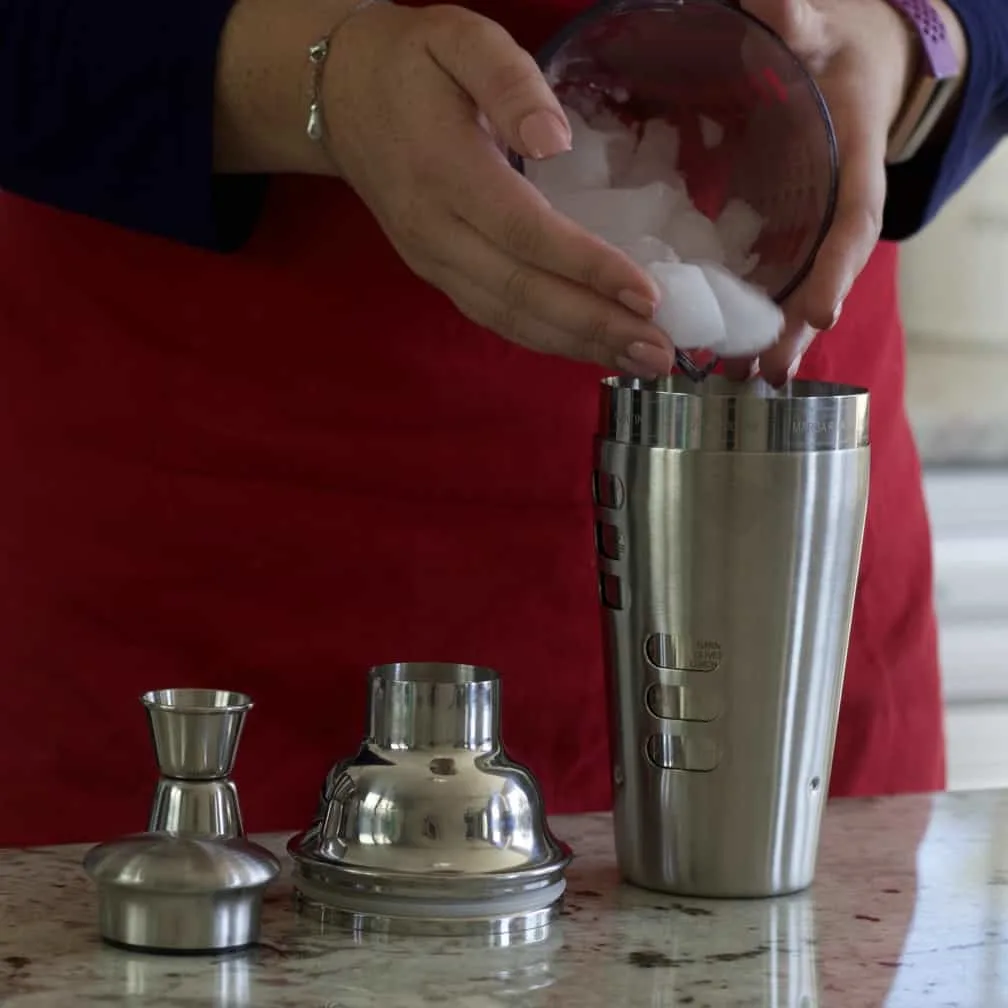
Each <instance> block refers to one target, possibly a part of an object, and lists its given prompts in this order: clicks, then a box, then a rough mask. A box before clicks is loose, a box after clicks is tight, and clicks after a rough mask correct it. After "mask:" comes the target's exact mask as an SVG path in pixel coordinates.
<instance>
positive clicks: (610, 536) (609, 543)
mask: <svg viewBox="0 0 1008 1008" xmlns="http://www.w3.org/2000/svg"><path fill="white" fill-rule="evenodd" d="M625 545H626V544H625V541H624V538H623V533H622V532H620V530H619V529H618V528H617V527H616V526H615V525H610V524H609V522H596V523H595V548H596V549H597V550H598V552H599V555H600V556H604V557H605V558H606V559H607V560H622V559H623V552H624V549H625Z"/></svg>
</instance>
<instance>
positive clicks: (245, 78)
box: [214, 0, 356, 175]
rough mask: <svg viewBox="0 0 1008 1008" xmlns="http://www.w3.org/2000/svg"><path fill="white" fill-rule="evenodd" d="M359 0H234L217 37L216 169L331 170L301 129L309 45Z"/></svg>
mask: <svg viewBox="0 0 1008 1008" xmlns="http://www.w3.org/2000/svg"><path fill="white" fill-rule="evenodd" d="M355 5H356V0H298V2H291V0H237V3H235V6H234V8H233V10H232V11H231V15H230V17H229V18H228V21H227V23H226V25H225V27H224V32H223V34H222V35H221V41H220V47H219V50H218V57H217V78H216V90H215V95H214V168H215V170H216V171H219V172H231V173H246V172H248V173H264V174H287V173H294V174H311V175H331V174H333V173H334V167H333V165H332V162H331V161H330V160H329V159H328V158H327V157H326V154H325V151H324V150H323V149H322V148H321V147H320V145H319V144H317V143H313V142H312V141H311V140H310V139H309V137H308V136H307V133H306V123H307V117H308V112H309V104H310V98H311V90H310V81H311V65H310V61H309V56H308V50H309V48H310V47H311V46H312V45H313V43H315V42H317V41H318V40H319V39H320V38H323V37H324V36H326V34H327V33H329V32H331V31H332V29H333V26H334V25H337V24H339V22H340V20H341V18H343V17H345V16H347V15H348V14H349V12H350V11H351V10H352V9H353V7H354V6H355Z"/></svg>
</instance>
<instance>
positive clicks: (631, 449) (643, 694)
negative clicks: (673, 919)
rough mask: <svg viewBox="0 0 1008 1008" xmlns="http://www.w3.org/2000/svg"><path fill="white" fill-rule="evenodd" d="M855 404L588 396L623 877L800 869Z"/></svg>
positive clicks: (739, 393)
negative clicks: (593, 404) (594, 412)
mask: <svg viewBox="0 0 1008 1008" xmlns="http://www.w3.org/2000/svg"><path fill="white" fill-rule="evenodd" d="M868 443H869V442H868V393H867V392H865V391H864V390H861V389H855V388H848V387H845V386H840V385H825V384H818V383H805V382H792V383H790V384H789V385H788V386H787V387H786V388H784V389H781V390H774V389H771V388H769V387H768V386H766V385H764V384H762V383H747V384H745V385H740V384H734V383H729V382H726V381H724V380H723V379H720V378H710V379H708V380H707V381H706V382H704V383H702V384H695V383H693V382H691V381H689V380H688V379H686V378H682V377H670V378H665V379H660V380H659V381H656V382H640V381H636V380H630V379H619V378H614V379H609V380H607V381H606V382H605V383H603V390H602V403H601V416H600V431H599V437H598V439H597V444H596V473H595V500H596V537H597V542H596V546H597V551H598V555H599V579H600V594H601V601H602V610H603V628H604V642H605V650H606V662H607V668H608V676H609V683H610V703H611V724H612V758H613V775H614V802H615V806H614V815H615V830H616V849H617V857H618V861H619V865H620V869H621V871H622V873H623V876H624V877H625V878H626V879H627V880H628V881H630V882H633V883H635V884H638V885H641V886H645V887H648V888H654V889H659V890H664V891H669V892H676V893H684V894H692V895H698V896H721V897H747V896H770V895H778V894H782V893H787V892H794V891H797V890H800V889H803V888H805V887H806V886H808V885H809V884H810V883H811V882H812V879H813V876H814V874H815V862H816V852H817V847H818V838H819V825H820V821H821V815H822V810H823V804H824V802H825V799H826V793H827V785H828V779H829V771H830V763H831V759H832V754H833V743H834V737H835V732H836V722H837V714H838V711H839V703H840V693H841V688H842V685H843V673H844V664H845V660H846V654H847V644H848V638H849V634H850V625H851V616H852V609H853V602H854V588H855V584H856V581H857V574H858V566H859V562H860V554H861V542H862V537H863V532H864V520H865V510H866V504H867V494H868V462H869V447H868Z"/></svg>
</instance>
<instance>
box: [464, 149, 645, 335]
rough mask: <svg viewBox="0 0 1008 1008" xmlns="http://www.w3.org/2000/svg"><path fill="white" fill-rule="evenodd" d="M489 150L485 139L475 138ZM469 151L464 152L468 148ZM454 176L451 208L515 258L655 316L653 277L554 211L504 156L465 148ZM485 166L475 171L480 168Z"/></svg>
mask: <svg viewBox="0 0 1008 1008" xmlns="http://www.w3.org/2000/svg"><path fill="white" fill-rule="evenodd" d="M473 144H474V146H475V145H476V144H479V145H481V146H484V147H485V146H486V138H485V137H483V138H478V137H474V138H473ZM463 150H464V148H463ZM458 164H459V165H466V166H467V169H468V170H466V171H461V170H459V171H458V172H457V174H456V176H455V178H453V183H454V184H453V186H452V206H453V209H454V210H455V211H456V213H457V214H458V215H459V216H460V217H462V218H463V219H464V220H466V221H468V222H469V223H470V224H471V225H472V226H473V227H474V228H475V229H476V230H477V231H479V233H480V234H482V235H483V236H484V237H485V238H486V239H487V240H488V241H490V242H491V243H493V244H494V245H496V246H497V247H498V248H500V249H501V250H502V251H504V252H506V253H507V255H508V256H510V257H511V258H514V259H517V260H519V261H521V262H524V263H527V264H528V265H529V266H534V267H536V268H538V269H541V270H544V271H546V272H548V273H554V274H556V275H557V276H561V277H564V278H565V279H567V280H570V281H572V282H573V283H576V284H581V285H583V286H585V287H589V288H591V289H592V290H594V291H597V292H598V293H599V294H601V295H603V296H604V297H607V298H611V299H612V300H614V301H619V302H620V303H622V304H624V305H625V306H626V307H628V308H630V309H631V310H632V311H634V312H637V313H638V314H640V315H642V316H644V317H645V318H650V317H651V316H652V315H653V314H654V311H655V309H656V308H657V305H658V301H659V294H658V290H657V288H656V287H655V285H654V283H653V281H652V280H651V278H650V277H649V276H648V275H647V274H646V273H645V272H644V271H643V270H642V269H641V268H640V267H639V266H638V265H637V264H636V263H635V262H634V261H633V260H632V259H630V257H629V256H627V255H625V254H624V253H623V252H621V251H620V250H619V249H616V248H614V247H613V246H611V245H609V244H607V243H606V242H604V241H603V240H602V239H601V238H598V237H597V236H596V235H593V234H591V233H590V232H588V231H586V230H585V229H584V228H582V227H579V226H578V225H577V224H575V223H574V222H573V221H571V220H570V219H569V218H567V217H565V216H564V215H563V214H561V213H559V212H558V211H556V210H554V209H553V208H552V207H551V206H550V204H549V201H548V200H547V199H546V198H545V197H544V196H543V195H542V194H541V193H540V192H539V191H538V190H537V189H536V188H535V186H533V185H532V184H531V183H530V182H529V181H528V180H527V179H525V178H523V177H522V176H521V175H519V174H518V173H517V172H516V171H514V170H512V169H511V168H510V167H508V166H507V165H506V163H505V162H503V161H502V160H501V159H500V158H499V157H496V156H495V161H494V162H493V163H488V161H487V157H486V154H485V153H483V152H479V151H477V150H476V149H473V150H471V151H468V150H464V156H463V157H460V159H459V162H458ZM484 165H485V166H486V167H485V168H483V167H478V168H477V167H476V166H484Z"/></svg>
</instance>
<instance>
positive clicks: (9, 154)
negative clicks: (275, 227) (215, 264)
mask: <svg viewBox="0 0 1008 1008" xmlns="http://www.w3.org/2000/svg"><path fill="white" fill-rule="evenodd" d="M232 3H233V0H0V188H2V189H5V190H7V191H8V192H13V193H17V194H19V195H22V196H25V197H28V198H29V199H33V200H36V201H38V202H42V203H47V204H50V205H52V206H56V207H59V208H61V209H65V210H71V211H75V212H77V213H82V214H86V215H89V216H92V217H97V218H99V219H101V220H105V221H109V222H111V223H114V224H119V225H122V226H124V227H128V228H131V229H135V230H139V231H144V232H148V233H152V234H157V235H161V236H164V237H167V238H172V239H175V240H178V241H182V242H186V243H189V244H192V245H197V246H201V247H204V248H210V249H216V250H221V251H226V250H229V249H233V248H235V247H237V246H239V245H241V244H242V243H243V241H244V240H245V239H246V238H247V237H248V235H249V234H250V233H251V231H252V229H253V228H254V226H255V222H256V219H257V216H258V213H259V209H260V206H261V202H262V198H263V194H264V190H265V186H266V180H265V179H263V178H260V177H253V176H215V175H214V174H213V114H214V79H215V72H216V62H217V48H218V44H219V41H220V36H221V32H222V31H223V27H224V23H225V21H226V19H227V17H228V14H229V12H230V9H231V6H232Z"/></svg>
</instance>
